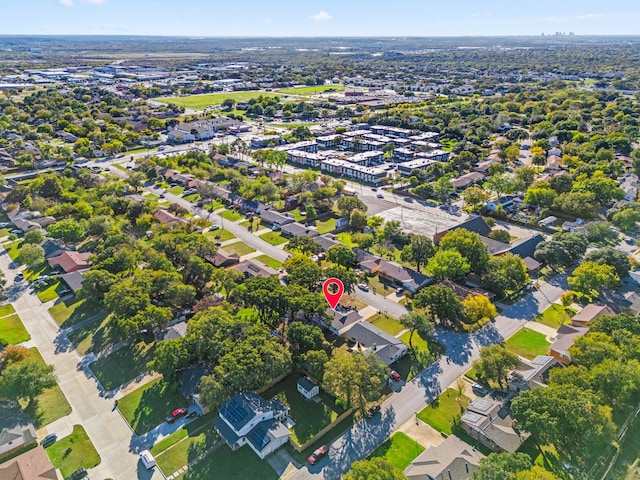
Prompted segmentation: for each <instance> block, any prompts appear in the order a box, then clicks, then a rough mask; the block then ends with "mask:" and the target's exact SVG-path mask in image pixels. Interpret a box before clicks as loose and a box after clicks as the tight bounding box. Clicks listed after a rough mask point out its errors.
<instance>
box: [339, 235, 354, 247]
mask: <svg viewBox="0 0 640 480" xmlns="http://www.w3.org/2000/svg"><path fill="white" fill-rule="evenodd" d="M336 238H337V239H338V240H340V241H341V242H342V243H344V244H346V245H347V246H349V247H357V245H356V244H355V243H353V241H351V234H350V233H349V232H342V233H338V234H337V235H336Z"/></svg>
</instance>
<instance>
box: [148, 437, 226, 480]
mask: <svg viewBox="0 0 640 480" xmlns="http://www.w3.org/2000/svg"><path fill="white" fill-rule="evenodd" d="M180 430H182V431H185V432H186V430H185V429H184V428H181V429H180ZM180 430H179V431H180ZM176 433H177V432H176ZM217 438H218V436H217V434H216V432H215V430H213V428H211V427H206V428H205V429H202V430H199V431H198V432H194V433H193V434H188V436H187V437H186V438H184V439H183V440H181V441H179V442H178V443H176V444H175V445H174V446H172V447H170V448H169V449H168V450H165V451H164V452H163V453H162V454H161V455H159V456H158V457H156V462H158V465H159V466H160V468H161V469H162V471H163V472H164V473H165V475H171V474H172V473H174V472H177V471H178V470H179V469H180V468H181V467H183V466H185V465H186V464H187V463H189V462H190V461H192V460H193V459H194V458H196V457H197V456H198V455H200V454H201V453H204V452H206V451H207V450H208V449H209V448H211V446H212V445H213V444H214V443H215V442H216V440H217ZM152 451H153V449H152ZM213 478H219V477H217V476H216V477H213Z"/></svg>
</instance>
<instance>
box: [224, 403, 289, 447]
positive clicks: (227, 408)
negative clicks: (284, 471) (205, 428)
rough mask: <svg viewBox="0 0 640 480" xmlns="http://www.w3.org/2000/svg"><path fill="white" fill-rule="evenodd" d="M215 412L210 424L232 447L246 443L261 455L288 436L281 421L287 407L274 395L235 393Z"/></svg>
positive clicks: (279, 444)
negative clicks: (269, 398) (266, 396)
mask: <svg viewBox="0 0 640 480" xmlns="http://www.w3.org/2000/svg"><path fill="white" fill-rule="evenodd" d="M218 413H219V416H218V418H216V419H215V420H214V422H213V428H214V429H215V430H216V432H218V435H220V437H222V439H224V441H225V442H226V444H227V445H228V446H229V448H231V450H233V451H236V450H237V449H239V448H240V447H242V446H243V445H249V447H250V448H251V450H253V451H254V452H255V454H256V455H258V457H260V458H261V459H264V458H265V457H266V456H267V455H269V454H270V453H273V452H274V451H275V450H276V449H277V448H278V447H280V446H282V445H284V444H285V443H287V441H288V440H289V434H290V432H289V429H288V428H287V427H286V426H285V425H284V424H283V422H285V421H286V420H287V419H288V417H289V409H288V407H287V406H286V405H285V404H284V403H282V402H281V401H280V400H278V399H277V398H274V399H271V400H265V399H264V398H262V397H261V396H260V395H258V394H257V393H256V392H243V393H236V394H235V395H234V396H232V397H231V398H230V399H229V400H228V401H227V402H226V403H224V404H222V405H221V406H220V408H219V409H218Z"/></svg>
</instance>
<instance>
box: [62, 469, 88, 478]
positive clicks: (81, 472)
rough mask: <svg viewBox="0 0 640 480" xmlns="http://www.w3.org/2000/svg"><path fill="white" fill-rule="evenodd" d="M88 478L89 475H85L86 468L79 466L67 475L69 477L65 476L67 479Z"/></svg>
mask: <svg viewBox="0 0 640 480" xmlns="http://www.w3.org/2000/svg"><path fill="white" fill-rule="evenodd" d="M88 478H89V475H87V469H86V468H79V469H78V470H76V471H75V472H73V473H72V474H71V475H69V477H67V480H86V479H88Z"/></svg>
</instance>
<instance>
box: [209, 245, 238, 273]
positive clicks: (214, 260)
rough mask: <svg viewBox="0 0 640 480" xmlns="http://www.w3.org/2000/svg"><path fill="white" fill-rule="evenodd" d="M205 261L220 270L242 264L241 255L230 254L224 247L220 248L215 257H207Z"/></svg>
mask: <svg viewBox="0 0 640 480" xmlns="http://www.w3.org/2000/svg"><path fill="white" fill-rule="evenodd" d="M204 259H205V260H206V261H207V262H209V263H211V264H212V265H213V266H214V267H218V268H223V267H231V266H232V265H235V264H237V263H240V255H238V254H237V253H229V252H227V251H226V250H225V249H223V248H222V247H220V248H218V251H217V252H216V254H215V255H214V256H213V257H211V256H206V257H205V258H204Z"/></svg>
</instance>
